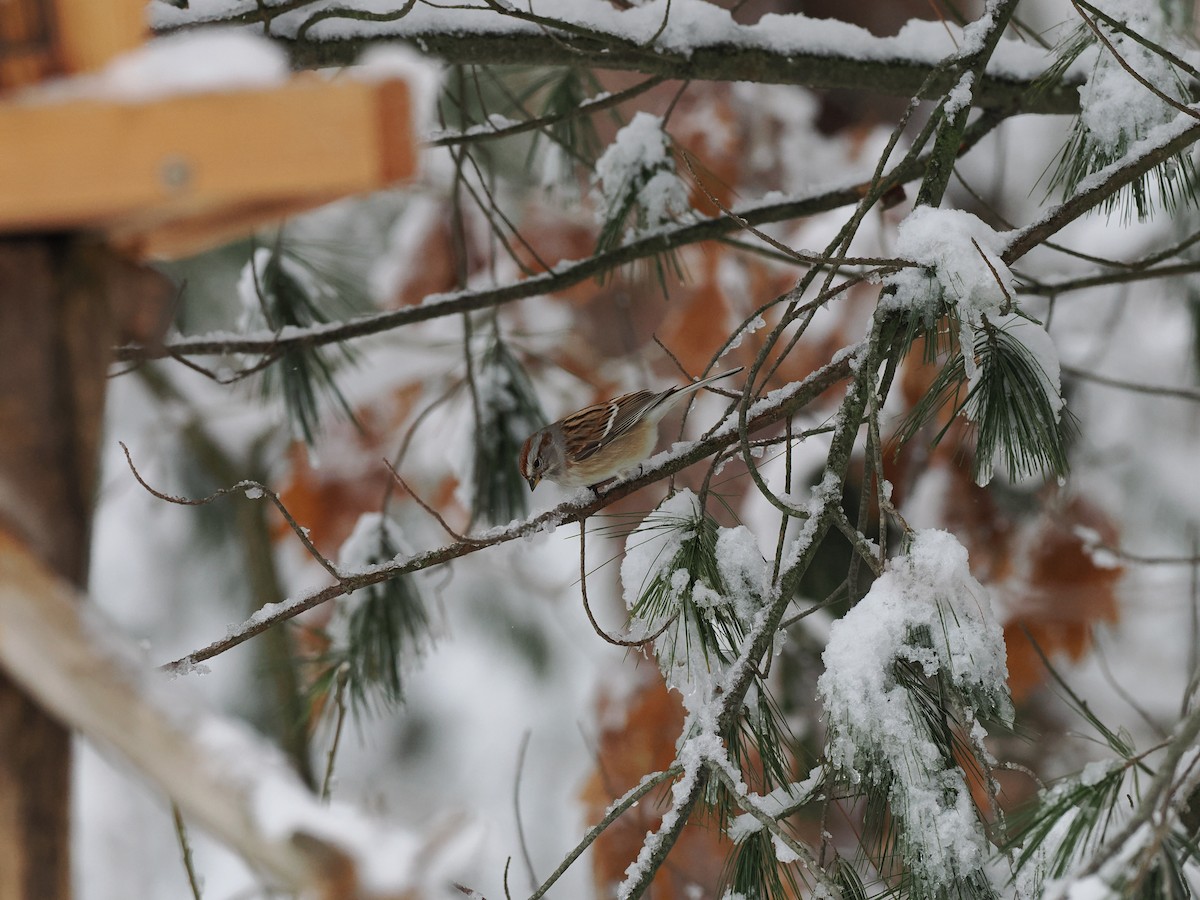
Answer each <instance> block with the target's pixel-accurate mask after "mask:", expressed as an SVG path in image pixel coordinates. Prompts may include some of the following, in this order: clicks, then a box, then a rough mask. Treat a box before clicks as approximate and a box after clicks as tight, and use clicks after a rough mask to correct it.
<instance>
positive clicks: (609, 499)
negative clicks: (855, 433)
mask: <svg viewBox="0 0 1200 900" xmlns="http://www.w3.org/2000/svg"><path fill="white" fill-rule="evenodd" d="M849 373H850V358H849V357H848V356H843V357H840V358H838V359H837V361H835V362H831V363H829V364H828V365H826V366H823V367H822V368H820V369H817V370H816V371H815V372H813V373H811V374H810V375H809V376H808V377H807V378H805V379H804V380H803V381H799V382H795V383H793V384H791V385H789V386H788V387H786V388H781V389H780V390H778V391H775V392H774V393H773V394H772V395H771V397H770V398H768V399H767V400H763V401H760V402H759V403H758V404H755V406H754V408H753V409H752V411H751V412H752V415H751V416H750V417H749V419H748V423H747V431H758V430H760V429H763V428H767V427H769V426H771V425H774V424H777V423H779V422H782V421H784V420H785V419H787V418H788V417H790V416H792V415H794V414H795V413H796V412H797V411H798V410H800V409H801V408H803V407H804V406H806V405H808V404H809V403H811V402H812V401H813V400H815V399H816V398H817V397H819V396H820V395H821V394H822V393H824V392H825V391H826V390H828V389H829V388H831V387H833V386H834V385H835V384H837V383H838V382H839V381H841V380H843V379H844V378H846V377H847V375H848V374H849ZM738 439H739V434H738V430H737V428H736V427H735V425H734V423H729V424H727V425H725V426H724V427H722V428H720V429H718V430H717V431H715V433H714V434H713V435H712V436H711V437H709V438H707V439H706V440H703V441H697V442H695V443H692V444H685V445H681V446H680V445H677V447H676V448H675V449H673V450H669V451H667V452H666V453H661V454H659V455H658V456H657V457H654V458H653V459H652V460H650V462H648V463H647V464H646V465H645V466H644V467H643V470H642V471H641V472H640V473H639V474H638V475H637V476H636V477H634V478H631V479H628V480H625V481H618V482H617V483H615V484H614V485H612V486H611V487H609V488H607V489H605V490H603V491H601V492H599V493H598V494H597V493H592V492H590V491H581V492H579V493H578V494H577V495H576V496H574V497H572V498H571V499H569V500H566V501H564V502H563V503H560V504H559V505H558V506H556V507H555V508H554V509H551V510H547V511H546V512H543V513H540V514H539V515H537V516H534V517H533V518H532V519H528V520H526V521H524V522H517V523H515V524H512V525H508V526H505V527H504V528H499V529H492V530H490V531H488V532H486V533H485V534H483V535H480V536H478V537H474V538H468V539H467V540H464V541H455V542H453V543H450V544H446V545H445V546H442V547H438V548H436V549H434V550H427V551H425V552H423V553H417V554H415V555H413V556H411V557H409V558H408V559H406V560H403V561H402V562H391V563H386V564H384V565H379V566H373V567H371V568H370V569H367V570H365V571H362V572H357V573H355V572H342V573H341V580H340V581H338V582H336V583H334V584H331V585H328V586H326V587H324V588H321V589H320V590H317V591H312V592H310V593H308V594H304V595H302V596H300V597H298V598H296V599H294V600H289V601H288V602H286V603H282V604H278V605H276V606H274V607H272V608H271V609H261V610H259V611H258V612H257V613H256V614H255V615H253V616H252V617H251V618H250V619H249V620H247V621H246V622H243V623H242V624H241V625H238V626H234V627H232V628H230V630H229V633H228V634H227V635H226V636H225V637H223V638H221V639H220V640H217V641H213V642H212V643H211V644H209V645H208V646H206V647H202V648H201V649H199V650H196V651H194V652H192V653H189V654H188V655H187V656H184V657H181V658H180V659H177V660H175V661H174V662H171V663H168V664H166V666H165V667H164V668H166V669H168V670H171V671H175V672H180V673H182V672H187V671H188V670H190V669H191V668H192V667H194V666H195V665H196V664H197V663H200V662H203V661H204V660H207V659H212V658H213V657H214V656H219V655H220V654H222V653H224V652H225V651H226V650H230V649H232V648H234V647H236V646H238V645H239V644H242V643H244V642H246V641H248V640H250V639H251V638H252V637H255V636H256V635H259V634H262V633H263V632H264V631H266V630H267V629H268V628H270V627H271V626H273V625H277V624H279V623H280V622H285V621H287V620H289V619H292V618H295V617H296V616H298V615H300V613H302V612H305V611H306V610H309V609H312V608H314V607H317V606H320V605H321V604H322V603H326V602H328V601H329V600H333V599H334V598H336V597H342V596H345V595H347V594H350V593H353V592H354V591H356V590H359V589H360V588H364V587H368V586H369V585H372V584H379V583H380V582H383V581H388V580H389V579H392V578H396V577H398V576H400V575H407V574H409V573H411V572H419V571H421V570H422V569H428V568H432V567H433V566H439V565H442V564H443V563H447V562H450V561H451V560H454V559H458V558H459V557H462V556H467V555H468V554H470V553H474V552H476V551H478V550H482V549H484V548H486V547H492V546H495V545H497V544H504V543H508V542H509V541H514V540H517V539H518V538H523V537H527V536H529V535H532V534H537V533H538V532H540V531H543V530H545V529H547V528H552V527H556V526H559V525H565V524H568V523H572V522H578V521H580V520H581V519H585V518H587V517H588V516H592V515H594V514H595V513H597V512H598V511H600V510H601V509H604V508H605V507H606V506H608V505H609V504H611V503H614V502H616V501H617V500H620V499H621V498H622V497H626V496H628V495H629V494H632V493H633V492H634V491H637V490H640V489H641V488H643V487H645V486H647V485H649V484H652V483H654V482H655V481H659V480H660V479H662V478H665V477H666V476H668V475H672V474H674V473H675V472H679V471H681V470H683V469H686V468H687V467H688V466H690V465H692V464H694V463H697V462H700V461H701V460H702V459H705V458H706V457H708V456H711V455H712V454H713V453H715V452H717V451H718V450H722V449H724V448H726V447H729V446H732V445H733V444H736V443H737V442H738Z"/></svg>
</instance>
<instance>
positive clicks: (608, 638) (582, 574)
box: [579, 518, 678, 647]
mask: <svg viewBox="0 0 1200 900" xmlns="http://www.w3.org/2000/svg"><path fill="white" fill-rule="evenodd" d="M586 534H587V519H586V518H584V519H580V520H579V594H580V596H581V597H582V598H583V611H584V612H585V613H587V619H588V621H589V622H590V623H591V625H592V630H593V631H594V632H596V635H597V637H599V638H600V639H601V640H602V641H604V642H605V643H608V644H612V645H613V646H615V647H644V646H646V645H647V644H649V643H652V642H653V641H654V640H655V639H657V638H658V637H660V636H661V635H662V634H663V632H665V631H666V630H667V629H668V628H670V627H671V623H672V622H674V621H675V619H676V618H678V613H676V614H675V615H673V616H671V617H670V618H668V619H667V621H666V622H664V623H663V626H662V628H660V629H658V631H656V632H654V634H652V635H650V636H648V637H644V638H639V639H638V640H629V639H626V638H618V637H613V636H612V635H611V634H609V633H608V632H607V631H605V630H604V629H603V628H601V627H600V623H599V622H597V621H596V616H595V615H594V614H593V613H592V605H591V603H589V602H588V593H587V550H586V545H585V538H584V535H586Z"/></svg>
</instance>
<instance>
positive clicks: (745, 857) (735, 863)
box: [719, 828, 808, 900]
mask: <svg viewBox="0 0 1200 900" xmlns="http://www.w3.org/2000/svg"><path fill="white" fill-rule="evenodd" d="M721 885H722V887H721V890H720V893H719V895H720V896H724V895H725V893H726V891H732V892H733V893H735V894H740V895H741V896H743V897H746V898H755V900H791V898H793V897H800V896H803V895H802V893H801V891H800V887H799V884H798V883H797V881H796V872H795V869H794V867H792V866H786V865H782V864H781V863H780V862H779V861H778V860H777V859H776V858H775V844H774V842H773V840H772V838H771V833H770V832H769V831H767V830H766V829H765V828H764V829H761V830H759V831H756V832H754V833H753V834H751V835H750V836H748V837H747V838H746V839H745V840H744V841H742V842H741V843H740V844H738V845H737V846H736V847H735V848H734V850H733V852H732V853H731V854H730V855H729V858H728V859H727V860H726V862H725V871H724V872H723V873H722V876H721ZM805 887H808V883H807V880H806V881H805Z"/></svg>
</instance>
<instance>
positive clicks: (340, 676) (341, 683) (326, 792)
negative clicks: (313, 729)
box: [321, 663, 350, 803]
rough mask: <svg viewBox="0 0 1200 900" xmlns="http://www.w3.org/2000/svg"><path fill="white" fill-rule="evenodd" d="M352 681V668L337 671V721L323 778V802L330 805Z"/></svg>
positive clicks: (342, 666) (344, 666) (335, 698)
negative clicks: (347, 693) (335, 764)
mask: <svg viewBox="0 0 1200 900" xmlns="http://www.w3.org/2000/svg"><path fill="white" fill-rule="evenodd" d="M349 679H350V666H349V665H348V664H346V663H342V664H341V665H340V666H338V671H337V690H336V691H335V692H334V695H333V704H334V707H335V708H336V709H337V719H336V720H335V721H334V726H333V741H332V743H330V745H329V752H328V753H327V754H326V755H325V775H324V776H323V777H322V778H321V802H322V803H328V802H329V796H330V793H331V792H332V791H333V764H334V762H335V760H336V759H337V752H338V747H339V746H340V745H341V742H342V726H343V725H344V724H345V722H346V683H347V682H348V681H349Z"/></svg>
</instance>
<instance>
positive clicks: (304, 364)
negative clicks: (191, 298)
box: [251, 239, 358, 446]
mask: <svg viewBox="0 0 1200 900" xmlns="http://www.w3.org/2000/svg"><path fill="white" fill-rule="evenodd" d="M251 265H252V266H254V271H253V275H254V288H255V292H256V293H257V295H258V301H259V309H260V311H261V313H262V317H263V319H264V320H265V323H266V326H267V327H268V328H270V329H271V330H273V331H282V330H283V329H285V328H289V327H297V328H304V327H308V326H311V325H320V324H324V323H326V322H328V321H330V317H329V314H328V313H327V312H326V309H325V307H326V306H328V305H332V304H333V303H335V302H336V301H337V300H338V298H339V297H340V292H339V290H338V287H337V284H336V282H334V281H332V280H329V279H328V275H327V273H325V274H323V272H322V267H321V266H319V265H314V264H310V263H309V262H307V261H306V259H305V257H304V256H303V255H301V254H300V253H299V251H297V250H296V249H295V248H293V247H289V246H286V245H284V243H283V241H282V239H281V240H278V241H276V243H275V245H274V247H272V248H271V249H270V251H269V254H268V256H267V259H266V264H265V265H264V266H262V267H261V269H260V268H259V267H258V266H257V265H256V264H255V262H254V261H253V260H252V262H251ZM353 361H354V355H353V353H352V351H351V350H350V349H349V348H348V347H347V346H345V345H344V344H336V345H334V346H333V347H332V348H330V349H328V350H326V349H320V348H315V347H289V348H288V349H287V350H285V351H284V352H283V354H282V356H281V358H280V359H279V360H278V361H277V362H275V363H274V364H272V365H271V366H270V367H268V368H267V369H266V370H265V371H264V372H263V377H262V388H263V392H264V393H265V394H267V395H274V394H278V395H280V396H281V397H282V399H283V403H284V408H285V409H286V410H287V414H288V419H289V421H290V422H291V423H292V427H293V430H294V431H295V432H297V433H298V434H299V435H300V436H301V437H302V438H303V439H304V442H305V443H306V444H308V445H309V446H312V444H313V443H314V442H315V440H316V437H317V435H318V434H319V432H320V429H321V417H322V413H323V410H324V407H325V406H326V401H332V402H333V403H334V404H335V405H336V406H337V408H338V409H339V410H340V411H341V413H342V414H343V415H344V416H345V417H346V418H347V419H349V420H350V421H352V422H354V423H355V425H357V424H358V422H357V420H356V419H355V417H354V412H353V410H352V409H351V408H350V404H349V403H348V402H347V401H346V398H345V396H344V395H343V394H342V392H341V390H340V389H339V388H338V386H337V382H336V381H335V372H336V370H337V368H338V365H340V364H344V363H349V362H353Z"/></svg>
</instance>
